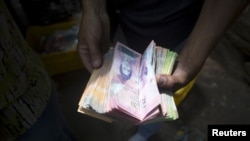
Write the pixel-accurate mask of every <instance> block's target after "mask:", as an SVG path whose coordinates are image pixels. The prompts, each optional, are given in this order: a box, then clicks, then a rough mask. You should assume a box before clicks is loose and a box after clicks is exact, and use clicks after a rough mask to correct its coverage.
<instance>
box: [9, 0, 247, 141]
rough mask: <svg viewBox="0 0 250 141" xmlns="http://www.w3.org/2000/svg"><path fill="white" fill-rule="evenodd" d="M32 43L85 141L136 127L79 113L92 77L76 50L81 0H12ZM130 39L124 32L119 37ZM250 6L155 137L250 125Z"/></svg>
mask: <svg viewBox="0 0 250 141" xmlns="http://www.w3.org/2000/svg"><path fill="white" fill-rule="evenodd" d="M6 2H7V5H8V7H9V10H10V11H11V13H12V15H13V17H14V19H15V21H16V23H17V25H18V26H19V28H20V31H21V32H22V34H23V36H24V38H25V39H26V41H27V44H28V45H29V46H30V47H31V48H33V49H34V50H35V51H36V52H37V54H38V55H39V56H40V57H41V59H42V60H43V62H44V65H45V68H46V70H47V71H48V73H49V74H50V75H51V77H52V79H53V80H54V82H55V83H56V86H57V88H58V91H59V93H60V100H61V104H62V107H63V111H64V113H65V115H66V118H67V119H68V121H69V123H70V124H71V126H72V128H73V130H74V131H75V133H76V135H77V137H78V139H79V140H80V141H100V140H102V141H106V140H107V141H110V140H111V141H113V140H114V141H126V140H127V139H128V137H129V136H131V135H132V134H133V133H134V132H135V130H136V128H137V127H136V126H133V125H127V124H124V123H119V122H114V123H106V122H104V121H100V120H98V119H94V118H92V117H89V116H86V115H83V114H80V113H78V112H77V108H78V102H79V100H80V97H81V95H82V92H83V90H84V88H85V85H86V83H87V81H88V79H89V75H90V74H89V73H88V72H87V71H86V70H85V69H84V66H83V65H82V63H81V60H80V58H79V55H78V53H77V51H76V44H77V34H78V30H79V24H80V18H81V14H82V13H81V11H82V8H81V4H80V0H6ZM116 40H119V41H121V42H124V43H126V39H125V38H124V36H123V34H122V31H121V30H120V29H119V30H118V31H117V33H116V38H115V41H116ZM249 101H250V10H249V7H248V8H246V9H245V11H244V12H243V13H242V15H241V16H240V17H239V18H238V19H237V20H236V21H235V23H234V24H233V25H232V26H231V27H230V29H229V30H228V31H227V32H226V34H225V35H224V36H223V38H222V39H221V41H220V42H219V43H218V45H217V47H216V48H215V49H214V50H213V51H212V53H211V54H210V56H209V58H208V59H207V61H206V64H205V66H204V67H203V69H202V71H201V73H200V76H199V78H198V80H197V82H196V84H195V86H194V87H193V89H192V90H191V92H190V93H189V95H188V96H187V98H186V99H185V100H184V101H183V102H182V104H181V105H180V106H179V107H178V110H179V114H180V119H178V120H176V121H172V122H166V123H164V126H163V127H162V128H161V130H160V131H159V132H158V133H157V134H156V135H154V136H153V137H152V138H151V139H150V140H152V141H205V140H206V136H207V125H209V124H250V120H249V119H250V102H249Z"/></svg>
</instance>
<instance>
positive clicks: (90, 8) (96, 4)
mask: <svg viewBox="0 0 250 141" xmlns="http://www.w3.org/2000/svg"><path fill="white" fill-rule="evenodd" d="M82 9H83V13H84V14H103V13H106V0H82Z"/></svg>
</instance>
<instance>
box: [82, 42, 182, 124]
mask: <svg viewBox="0 0 250 141" xmlns="http://www.w3.org/2000/svg"><path fill="white" fill-rule="evenodd" d="M176 57H177V53H175V52H173V51H170V50H169V49H166V48H163V47H159V46H156V44H155V42H154V41H151V43H150V44H149V45H148V47H147V48H146V50H145V52H144V53H143V55H141V54H140V53H138V52H136V51H134V50H132V49H130V48H129V47H127V46H126V45H124V44H122V43H120V42H117V43H116V46H115V47H114V48H113V49H110V50H109V51H108V53H106V54H105V56H104V62H103V65H102V67H101V68H99V69H96V70H94V71H93V73H92V74H91V76H90V79H89V81H88V83H87V85H86V88H85V90H84V92H83V94H82V97H81V100H80V102H79V108H78V111H79V112H81V113H85V114H88V115H90V116H93V117H96V118H99V119H102V120H105V121H113V120H121V121H126V122H129V123H133V124H143V123H149V122H159V121H165V120H175V119H177V118H178V111H177V108H176V105H175V102H174V99H173V95H172V92H171V91H170V90H167V89H159V88H158V86H157V82H156V77H155V76H156V75H157V74H169V75H171V72H172V70H173V66H174V63H175V59H176Z"/></svg>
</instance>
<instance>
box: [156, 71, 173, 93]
mask: <svg viewBox="0 0 250 141" xmlns="http://www.w3.org/2000/svg"><path fill="white" fill-rule="evenodd" d="M156 80H157V84H158V86H159V87H165V88H171V89H172V87H173V86H174V83H175V81H174V78H173V77H172V76H171V75H165V74H161V75H157V76H156Z"/></svg>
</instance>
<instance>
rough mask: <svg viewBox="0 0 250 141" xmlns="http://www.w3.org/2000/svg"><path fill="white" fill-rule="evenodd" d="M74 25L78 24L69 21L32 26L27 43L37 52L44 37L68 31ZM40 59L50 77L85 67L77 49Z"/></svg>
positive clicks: (29, 29) (45, 55) (42, 56)
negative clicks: (60, 31) (59, 31)
mask: <svg viewBox="0 0 250 141" xmlns="http://www.w3.org/2000/svg"><path fill="white" fill-rule="evenodd" d="M74 25H77V22H75V21H69V22H62V23H56V24H51V25H45V26H31V27H29V28H28V29H27V34H26V40H27V43H28V45H29V46H30V47H32V48H33V49H34V50H37V48H39V47H40V42H41V39H42V38H43V37H44V36H49V35H52V34H53V33H54V32H55V31H58V30H67V29H69V28H71V27H72V26H74ZM40 57H41V59H42V61H43V62H44V65H45V68H46V70H47V72H48V73H49V74H50V75H55V74H60V73H65V72H69V71H73V70H78V69H82V68H83V67H84V66H83V64H82V62H81V59H80V56H79V54H78V52H77V50H76V48H74V49H72V50H68V51H64V52H55V53H50V54H43V55H40Z"/></svg>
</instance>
